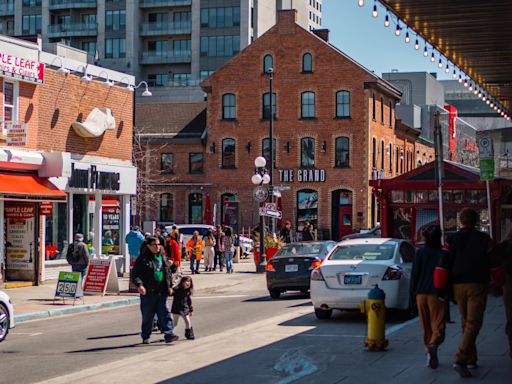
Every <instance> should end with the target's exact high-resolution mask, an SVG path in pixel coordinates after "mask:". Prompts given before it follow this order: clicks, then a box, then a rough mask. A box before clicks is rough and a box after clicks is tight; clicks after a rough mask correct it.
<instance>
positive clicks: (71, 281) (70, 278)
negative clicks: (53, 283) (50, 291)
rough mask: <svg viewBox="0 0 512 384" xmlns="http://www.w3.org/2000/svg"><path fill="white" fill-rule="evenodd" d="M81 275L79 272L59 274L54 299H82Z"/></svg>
mask: <svg viewBox="0 0 512 384" xmlns="http://www.w3.org/2000/svg"><path fill="white" fill-rule="evenodd" d="M82 295H83V292H82V274H81V273H80V272H60V273H59V280H58V281H57V289H56V290H55V297H71V298H75V297H82Z"/></svg>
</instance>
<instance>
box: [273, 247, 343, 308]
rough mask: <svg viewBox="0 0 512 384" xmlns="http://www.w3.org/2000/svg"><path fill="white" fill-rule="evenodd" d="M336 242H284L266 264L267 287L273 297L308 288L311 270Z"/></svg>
mask: <svg viewBox="0 0 512 384" xmlns="http://www.w3.org/2000/svg"><path fill="white" fill-rule="evenodd" d="M336 244H337V243H336V242H335V241H332V240H327V241H304V242H299V243H290V244H286V245H285V246H284V247H283V248H281V249H280V250H279V251H277V253H276V254H275V255H274V257H272V258H271V259H270V260H269V261H268V264H267V273H266V275H267V289H268V291H269V292H270V296H271V297H272V298H273V299H278V298H279V296H280V295H281V292H284V291H301V292H304V293H305V292H307V291H308V290H309V282H310V277H311V271H312V270H313V269H314V268H316V267H318V266H319V265H320V264H321V262H322V260H323V259H325V257H326V256H327V255H328V254H329V252H330V251H331V250H332V249H333V248H334V247H335V246H336Z"/></svg>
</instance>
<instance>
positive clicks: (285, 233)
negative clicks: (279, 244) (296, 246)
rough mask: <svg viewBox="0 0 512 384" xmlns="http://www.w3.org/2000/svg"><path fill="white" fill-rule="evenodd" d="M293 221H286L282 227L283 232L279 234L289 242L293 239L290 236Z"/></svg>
mask: <svg viewBox="0 0 512 384" xmlns="http://www.w3.org/2000/svg"><path fill="white" fill-rule="evenodd" d="M291 227H292V223H290V222H289V221H287V222H286V224H285V226H284V227H283V228H282V229H281V232H279V236H281V237H282V238H283V241H284V242H285V243H286V244H288V243H291V242H292V239H291V237H290V232H291Z"/></svg>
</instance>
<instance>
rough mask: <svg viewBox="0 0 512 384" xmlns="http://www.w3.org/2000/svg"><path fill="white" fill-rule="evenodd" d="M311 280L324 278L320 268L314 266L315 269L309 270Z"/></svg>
mask: <svg viewBox="0 0 512 384" xmlns="http://www.w3.org/2000/svg"><path fill="white" fill-rule="evenodd" d="M311 280H315V281H323V280H324V276H323V275H322V271H321V270H320V267H316V268H315V269H313V271H312V272H311Z"/></svg>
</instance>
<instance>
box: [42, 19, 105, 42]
mask: <svg viewBox="0 0 512 384" xmlns="http://www.w3.org/2000/svg"><path fill="white" fill-rule="evenodd" d="M97 34H98V24H96V23H89V24H82V23H79V24H57V25H49V26H48V37H49V38H55V37H72V36H96V35H97Z"/></svg>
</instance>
